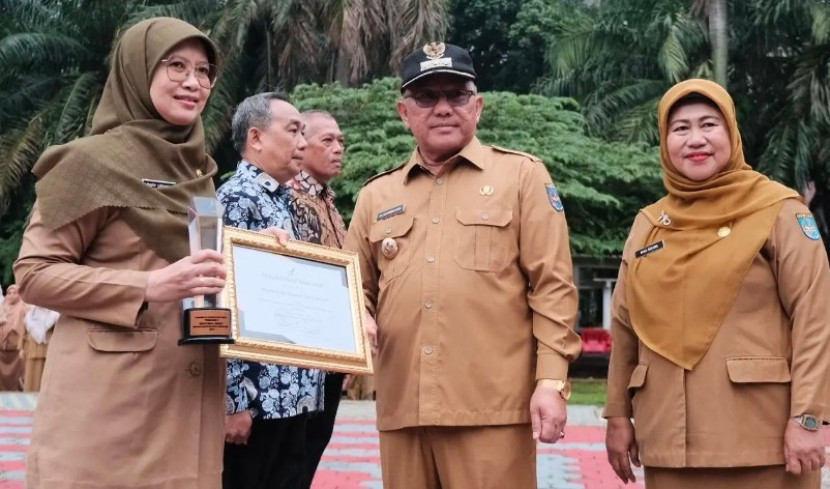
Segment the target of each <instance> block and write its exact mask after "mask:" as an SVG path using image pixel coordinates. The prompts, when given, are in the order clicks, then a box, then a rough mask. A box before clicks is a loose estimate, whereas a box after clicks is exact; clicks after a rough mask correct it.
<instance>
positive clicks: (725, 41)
mask: <svg viewBox="0 0 830 489" xmlns="http://www.w3.org/2000/svg"><path fill="white" fill-rule="evenodd" d="M692 11H693V12H695V13H696V14H697V15H699V16H701V17H705V18H707V19H708V21H709V38H710V39H711V45H712V65H713V70H712V71H713V73H712V75H713V80H714V81H715V82H716V83H718V84H719V85H721V86H722V87H724V88H726V87H727V84H728V81H729V79H728V78H729V75H728V73H727V65H728V62H729V34H728V23H727V9H726V0H694V3H693V4H692Z"/></svg>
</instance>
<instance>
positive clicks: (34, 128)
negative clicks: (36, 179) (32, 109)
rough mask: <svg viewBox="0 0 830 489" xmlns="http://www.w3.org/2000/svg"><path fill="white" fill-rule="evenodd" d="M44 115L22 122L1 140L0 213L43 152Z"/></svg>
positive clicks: (4, 209) (3, 211) (3, 210)
mask: <svg viewBox="0 0 830 489" xmlns="http://www.w3.org/2000/svg"><path fill="white" fill-rule="evenodd" d="M44 118H45V114H44V113H43V112H41V113H38V114H37V115H36V116H35V117H32V118H31V119H28V120H24V121H21V123H20V124H18V127H16V128H14V129H12V130H10V131H7V132H5V133H4V134H3V136H2V138H0V214H3V213H5V211H6V209H7V208H8V205H9V202H10V199H11V195H12V194H13V193H14V191H15V190H17V187H18V185H19V184H20V181H21V180H22V179H23V177H24V175H25V174H26V173H27V172H28V171H29V170H30V169H31V168H32V165H33V164H34V163H35V161H36V160H37V158H38V156H39V155H40V152H41V151H42V150H43V147H44V145H43V135H44V134H43V122H44Z"/></svg>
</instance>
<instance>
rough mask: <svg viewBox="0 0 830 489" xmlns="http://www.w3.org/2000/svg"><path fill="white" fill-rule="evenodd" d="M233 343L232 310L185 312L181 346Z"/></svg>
mask: <svg viewBox="0 0 830 489" xmlns="http://www.w3.org/2000/svg"><path fill="white" fill-rule="evenodd" d="M232 343H234V339H233V336H232V335H231V310H230V309H225V308H217V307H194V308H191V309H185V310H184V311H183V314H182V338H181V339H180V340H179V345H180V346H181V345H217V344H232Z"/></svg>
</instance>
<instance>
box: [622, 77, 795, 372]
mask: <svg viewBox="0 0 830 489" xmlns="http://www.w3.org/2000/svg"><path fill="white" fill-rule="evenodd" d="M691 94H699V95H702V96H704V97H706V98H708V99H710V100H711V101H713V102H714V103H715V104H716V105H717V106H718V108H719V109H720V112H721V113H722V114H723V118H724V122H725V124H726V126H727V128H728V129H729V134H730V137H731V148H732V152H731V155H730V159H729V163H728V164H727V166H726V168H724V169H723V170H722V171H721V172H720V173H717V174H716V175H714V176H712V177H710V178H709V179H707V180H705V181H700V182H696V181H693V180H690V179H688V178H686V177H684V176H683V175H682V174H681V173H680V172H678V171H677V170H676V169H675V168H674V166H673V165H672V163H671V161H670V159H669V154H668V150H667V148H666V137H667V134H668V124H669V120H668V119H669V112H670V111H671V109H672V107H673V106H674V105H675V103H677V102H678V101H679V100H681V99H682V98H684V97H686V96H688V95H691ZM658 119H659V121H658V122H659V128H660V163H661V165H662V166H663V171H664V177H663V183H664V185H665V187H666V190H667V191H668V195H666V196H665V197H663V198H662V199H660V200H659V201H657V202H655V203H654V204H651V205H650V206H648V207H646V208H645V209H643V210H641V211H640V212H641V213H642V214H643V215H644V216H645V217H646V218H647V219H648V221H649V222H650V223H651V225H652V226H653V227H652V228H651V230H650V231H649V232H648V233H647V237H646V239H645V241H643V242H642V243H635V246H637V248H635V249H641V248H645V247H646V246H648V245H650V244H654V243H658V242H660V241H663V244H664V247H663V248H662V249H660V250H659V251H657V252H654V253H650V254H648V255H645V256H642V257H639V258H634V259H633V260H632V262H631V263H630V264H629V269H628V275H627V283H626V286H627V301H628V308H629V317H630V320H631V324H632V327H633V328H634V331H635V332H636V333H637V336H638V337H639V338H640V340H641V341H642V342H643V343H644V344H645V345H646V346H648V347H649V348H650V349H652V350H654V351H655V352H657V353H659V354H660V355H662V356H664V357H665V358H667V359H668V360H670V361H671V362H673V363H675V364H676V365H679V366H681V367H683V368H685V369H687V370H691V369H693V368H694V366H695V365H696V364H697V363H698V362H699V361H700V359H701V358H702V357H703V355H705V354H706V351H707V350H708V349H709V346H710V345H711V344H712V341H713V340H714V338H715V335H717V333H718V330H719V329H720V327H721V325H722V324H723V321H724V319H725V318H726V315H727V314H728V312H729V311H730V309H731V308H732V306H733V304H734V302H735V299H736V298H737V295H738V291H739V290H740V288H741V284H742V282H743V280H744V277H745V276H746V274H747V272H748V271H749V267H750V265H751V264H752V261H753V260H754V259H755V257H756V256H757V255H758V253H759V252H760V250H761V247H762V246H763V244H764V242H765V241H766V239H767V238H768V236H769V235H770V232H771V231H772V226H773V224H774V222H775V219H776V217H777V216H778V213H779V211H780V209H781V206H782V205H783V201H784V200H786V199H794V198H799V196H798V194H797V193H796V192H795V191H794V190H792V189H789V188H787V187H785V186H783V185H781V184H778V183H775V182H772V181H770V180H769V179H768V178H767V177H766V176H764V175H762V174H760V173H758V172H756V171H754V170H752V168H750V166H749V165H747V164H746V162H745V161H744V154H743V149H742V145H741V135H740V132H739V131H738V122H737V119H736V117H735V106H734V103H733V102H732V98H731V97H730V96H729V94H728V93H727V92H726V90H724V89H723V88H722V87H721V86H720V85H718V84H716V83H713V82H710V81H707V80H687V81H684V82H681V83H678V84H677V85H675V86H674V87H672V88H671V89H669V91H668V92H666V94H665V95H664V96H663V98H662V100H661V101H660V105H659V107H658ZM721 228H725V229H727V228H728V229H729V234H726V231H725V229H723V230H722V229H721ZM719 231H720V233H719ZM724 235H725V236H724Z"/></svg>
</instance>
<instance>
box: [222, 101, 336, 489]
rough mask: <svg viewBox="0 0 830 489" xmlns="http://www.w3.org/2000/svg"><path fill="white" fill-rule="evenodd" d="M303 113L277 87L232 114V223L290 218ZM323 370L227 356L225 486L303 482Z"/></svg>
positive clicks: (228, 194)
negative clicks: (235, 154) (235, 155)
mask: <svg viewBox="0 0 830 489" xmlns="http://www.w3.org/2000/svg"><path fill="white" fill-rule="evenodd" d="M302 129H303V122H302V120H301V119H300V113H299V112H298V111H297V109H296V108H294V106H292V105H291V104H290V103H288V101H287V100H286V99H285V96H284V95H281V94H277V93H263V94H259V95H254V96H252V97H248V98H247V99H245V100H243V101H242V103H241V104H239V107H238V108H237V110H236V113H235V114H234V117H233V122H232V135H233V142H234V146H235V147H236V148H237V150H239V151H240V154H241V155H242V161H241V162H240V163H239V166H238V168H237V170H236V174H234V175H233V177H231V178H230V179H229V180H228V181H227V182H226V183H225V184H224V185H222V186H221V187H220V188H219V190H218V191H217V197H218V198H219V200H220V201H221V202H222V204H223V205H224V206H225V224H227V225H230V226H234V227H238V228H242V229H250V230H254V231H258V230H263V229H266V228H273V227H277V228H282V229H285V230H286V231H289V232H290V233H291V234H292V236H296V233H295V232H294V230H293V227H292V222H291V213H290V206H291V193H292V192H291V188H290V186H288V185H287V183H288V182H289V181H290V180H291V179H292V177H294V176H295V175H296V174H297V173H298V172H299V171H300V161H301V159H302V154H303V151H304V149H305V148H306V141H305V138H304V137H303V135H302ZM324 378H325V376H324V373H323V372H321V371H319V370H309V369H303V368H297V367H287V366H280V365H271V364H263V363H256V362H247V361H242V360H238V359H233V360H229V361H228V392H227V396H226V412H227V414H228V416H227V417H226V427H225V442H226V444H225V471H224V474H223V487H224V489H260V488H262V489H266V488H268V489H270V488H275V487H279V488H287V489H295V488H300V487H303V479H304V469H303V467H304V463H305V439H306V423H307V421H308V416H309V414H310V413H314V412H316V411H321V410H322V409H323V400H324V398H323V387H324Z"/></svg>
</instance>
